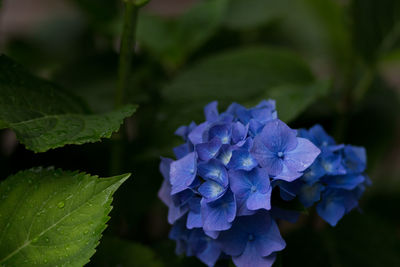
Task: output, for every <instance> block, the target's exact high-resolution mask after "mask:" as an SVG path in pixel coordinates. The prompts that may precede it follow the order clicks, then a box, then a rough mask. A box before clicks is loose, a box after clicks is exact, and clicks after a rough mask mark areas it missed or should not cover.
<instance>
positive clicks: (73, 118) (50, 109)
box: [0, 56, 136, 152]
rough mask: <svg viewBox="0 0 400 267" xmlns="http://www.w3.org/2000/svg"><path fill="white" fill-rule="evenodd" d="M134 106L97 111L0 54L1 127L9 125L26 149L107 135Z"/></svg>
mask: <svg viewBox="0 0 400 267" xmlns="http://www.w3.org/2000/svg"><path fill="white" fill-rule="evenodd" d="M135 110H136V107H135V106H133V105H127V106H124V107H122V108H120V109H118V110H115V111H112V112H108V113H105V114H101V115H97V114H90V113H88V111H87V108H86V107H85V106H84V105H82V103H81V102H80V101H79V100H78V99H76V98H75V97H73V96H71V95H69V94H68V93H66V92H64V91H62V90H61V89H59V88H58V87H57V86H55V85H53V84H52V83H50V82H47V81H44V80H42V79H39V78H37V77H34V76H33V75H31V74H29V73H28V72H27V71H26V70H24V69H23V68H22V67H21V66H19V65H17V64H15V63H14V62H13V61H12V60H10V59H9V58H7V57H5V56H1V57H0V129H1V128H11V129H13V130H14V131H15V133H16V135H17V138H18V139H19V140H20V142H21V143H23V144H24V145H25V146H26V147H27V148H28V149H31V150H33V151H35V152H45V151H47V150H49V149H53V148H57V147H62V146H64V145H67V144H84V143H87V142H97V141H100V140H101V138H108V137H110V136H111V134H112V133H113V132H115V131H117V130H118V129H119V127H120V125H121V124H122V122H123V120H124V118H127V117H129V116H131V115H132V114H133V112H134V111H135Z"/></svg>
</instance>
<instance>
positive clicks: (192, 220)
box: [186, 211, 203, 229]
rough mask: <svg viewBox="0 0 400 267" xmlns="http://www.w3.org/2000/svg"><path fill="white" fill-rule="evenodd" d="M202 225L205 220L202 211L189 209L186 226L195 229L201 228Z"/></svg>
mask: <svg viewBox="0 0 400 267" xmlns="http://www.w3.org/2000/svg"><path fill="white" fill-rule="evenodd" d="M202 226H203V222H202V219H201V213H200V212H199V213H196V212H193V211H189V213H188V218H187V221H186V227H187V228H188V229H193V228H200V227H202Z"/></svg>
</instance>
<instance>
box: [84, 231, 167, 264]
mask: <svg viewBox="0 0 400 267" xmlns="http://www.w3.org/2000/svg"><path fill="white" fill-rule="evenodd" d="M89 266H96V267H102V266H104V267H108V266H131V267H141V266H146V267H161V266H164V264H162V262H160V261H159V260H158V259H157V257H156V255H155V253H154V252H153V251H152V250H151V249H150V248H149V247H146V246H144V245H142V244H139V243H134V242H129V241H127V240H122V239H119V238H116V237H107V236H105V237H104V238H103V239H102V240H101V244H100V245H99V247H98V248H97V252H96V254H95V255H94V257H93V258H92V259H91V261H90V263H89Z"/></svg>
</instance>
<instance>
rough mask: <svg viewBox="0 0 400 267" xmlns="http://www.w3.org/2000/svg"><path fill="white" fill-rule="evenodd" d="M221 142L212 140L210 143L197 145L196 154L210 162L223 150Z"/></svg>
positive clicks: (216, 139)
mask: <svg viewBox="0 0 400 267" xmlns="http://www.w3.org/2000/svg"><path fill="white" fill-rule="evenodd" d="M221 145H222V143H221V141H220V140H219V139H218V138H214V139H212V140H211V141H210V142H207V143H203V144H198V145H196V152H197V155H198V156H199V158H200V159H201V160H203V161H208V160H210V159H212V158H213V157H215V156H216V155H217V153H218V151H219V149H220V148H221Z"/></svg>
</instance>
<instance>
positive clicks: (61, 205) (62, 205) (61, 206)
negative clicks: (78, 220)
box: [57, 201, 65, 209]
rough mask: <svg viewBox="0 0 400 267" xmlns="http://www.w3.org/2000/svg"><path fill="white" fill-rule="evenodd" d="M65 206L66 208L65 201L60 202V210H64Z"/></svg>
mask: <svg viewBox="0 0 400 267" xmlns="http://www.w3.org/2000/svg"><path fill="white" fill-rule="evenodd" d="M64 206H65V203H64V202H63V201H60V202H58V204H57V207H58V208H60V209H62V208H64Z"/></svg>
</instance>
